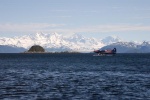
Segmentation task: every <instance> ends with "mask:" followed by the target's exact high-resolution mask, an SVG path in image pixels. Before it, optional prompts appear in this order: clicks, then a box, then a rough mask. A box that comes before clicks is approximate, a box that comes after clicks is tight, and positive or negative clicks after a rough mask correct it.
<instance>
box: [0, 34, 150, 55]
mask: <svg viewBox="0 0 150 100" xmlns="http://www.w3.org/2000/svg"><path fill="white" fill-rule="evenodd" d="M33 45H40V46H42V47H43V48H45V50H46V51H48V52H61V51H75V52H92V51H93V50H94V49H99V48H101V49H108V48H110V49H112V48H113V47H116V48H117V50H118V52H119V53H148V52H150V42H145V41H144V42H142V43H140V42H139V43H138V42H126V41H123V40H122V39H120V38H119V37H117V36H108V37H105V38H103V39H96V38H92V37H90V38H88V37H85V36H82V35H80V34H73V35H71V36H68V37H67V36H63V35H61V34H58V33H49V34H48V33H47V34H45V33H36V34H33V35H25V36H20V37H12V38H7V37H0V53H17V52H24V51H27V50H28V49H29V48H30V47H31V46H33Z"/></svg>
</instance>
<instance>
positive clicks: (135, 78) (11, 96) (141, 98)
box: [0, 54, 150, 100]
mask: <svg viewBox="0 0 150 100" xmlns="http://www.w3.org/2000/svg"><path fill="white" fill-rule="evenodd" d="M0 99H2V100H3V99H4V100H41V99H42V100H43V99H44V100H150V54H117V55H116V56H100V57H95V56H93V54H0Z"/></svg>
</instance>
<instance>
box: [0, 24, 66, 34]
mask: <svg viewBox="0 0 150 100" xmlns="http://www.w3.org/2000/svg"><path fill="white" fill-rule="evenodd" d="M62 26H65V24H47V23H29V24H11V23H7V24H0V31H2V32H26V31H27V32H30V31H37V30H46V29H49V28H55V27H62Z"/></svg>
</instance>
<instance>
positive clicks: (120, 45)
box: [101, 41, 150, 53]
mask: <svg viewBox="0 0 150 100" xmlns="http://www.w3.org/2000/svg"><path fill="white" fill-rule="evenodd" d="M114 47H115V48H117V52H118V53H150V42H145V41H144V42H143V43H141V44H139V43H135V42H116V43H113V44H110V45H106V46H104V47H102V48H101V49H111V48H114Z"/></svg>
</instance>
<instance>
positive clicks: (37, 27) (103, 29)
mask: <svg viewBox="0 0 150 100" xmlns="http://www.w3.org/2000/svg"><path fill="white" fill-rule="evenodd" d="M68 26H69V25H68ZM39 31H40V32H47V33H49V32H61V33H78V32H84V33H85V32H90V33H94V32H98V33H107V32H109V33H110V32H124V31H150V26H144V25H127V24H121V25H96V26H82V27H81V26H80V27H72V28H69V27H67V25H65V24H48V23H29V24H0V32H3V33H4V32H10V33H15V32H20V33H21V32H23V33H25V32H30V33H33V32H39Z"/></svg>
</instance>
